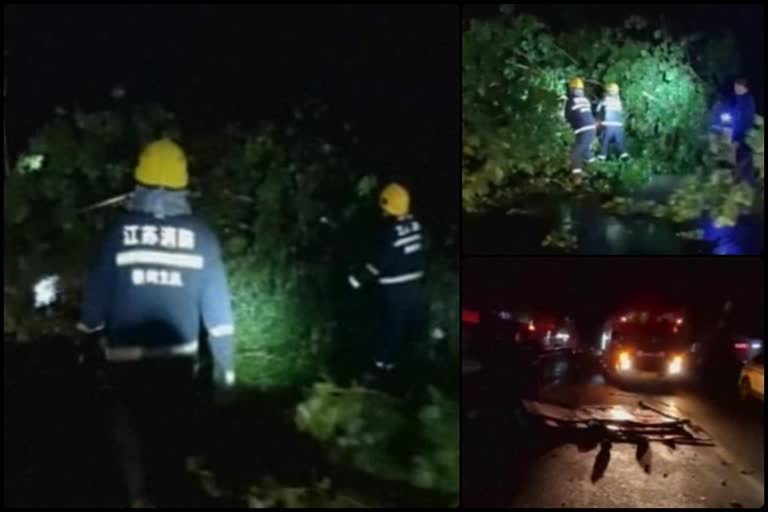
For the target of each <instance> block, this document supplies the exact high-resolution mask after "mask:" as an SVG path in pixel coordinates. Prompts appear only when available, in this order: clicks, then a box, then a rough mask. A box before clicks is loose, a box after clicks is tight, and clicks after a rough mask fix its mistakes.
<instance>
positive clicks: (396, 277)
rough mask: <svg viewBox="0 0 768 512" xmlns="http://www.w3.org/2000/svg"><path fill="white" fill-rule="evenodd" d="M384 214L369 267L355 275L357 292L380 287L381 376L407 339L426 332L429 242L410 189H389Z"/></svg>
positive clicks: (376, 359) (377, 362)
mask: <svg viewBox="0 0 768 512" xmlns="http://www.w3.org/2000/svg"><path fill="white" fill-rule="evenodd" d="M380 206H381V210H382V212H383V214H384V221H383V222H382V224H381V226H380V228H379V230H378V233H377V235H376V236H375V238H374V244H373V246H372V247H371V249H370V251H369V255H368V257H367V261H366V262H365V265H364V267H365V268H364V269H363V268H361V270H360V272H358V273H356V274H351V275H350V276H349V283H350V285H351V286H352V287H353V288H360V287H362V286H363V285H365V284H366V283H374V286H375V287H376V288H375V292H376V293H375V295H376V304H375V307H376V317H377V322H376V325H375V326H374V327H375V334H374V347H373V351H374V353H373V363H374V366H375V368H376V370H378V372H379V373H382V372H391V371H392V370H394V369H395V368H396V367H397V365H398V363H399V361H400V356H401V352H402V350H403V349H404V348H405V347H404V344H405V343H406V341H411V340H413V339H414V338H416V337H418V336H419V335H421V334H422V332H421V331H422V329H423V330H426V315H427V314H426V300H425V291H424V285H423V278H424V267H425V263H426V258H425V249H426V238H425V233H424V231H423V229H422V226H421V224H420V223H419V221H417V220H416V219H415V218H414V217H413V215H411V214H410V198H409V194H408V191H407V190H406V189H405V188H404V187H403V186H401V185H398V184H396V183H392V184H390V185H387V186H386V187H385V188H384V189H383V190H382V192H381V195H380Z"/></svg>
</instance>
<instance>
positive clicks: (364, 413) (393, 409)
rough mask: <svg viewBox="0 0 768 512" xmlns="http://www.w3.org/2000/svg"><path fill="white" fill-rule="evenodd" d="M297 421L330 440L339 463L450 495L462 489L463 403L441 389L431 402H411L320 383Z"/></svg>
mask: <svg viewBox="0 0 768 512" xmlns="http://www.w3.org/2000/svg"><path fill="white" fill-rule="evenodd" d="M414 407H416V408H417V410H419V413H418V415H416V416H414V415H413V413H412V411H413V410H414ZM296 424H297V426H298V428H299V429H300V430H301V431H303V432H306V433H308V434H310V435H311V436H312V437H314V438H315V439H317V440H319V441H321V442H323V443H325V444H326V445H328V446H329V450H330V452H331V454H332V456H333V457H334V460H335V461H336V462H337V463H340V464H348V465H350V466H352V467H354V468H356V469H358V470H361V471H364V472H366V473H370V474H373V475H377V476H380V477H382V478H385V479H388V480H402V481H406V482H409V483H410V484H411V485H414V486H417V487H423V488H427V489H433V490H435V491H439V492H440V493H443V494H446V495H456V494H458V492H459V473H460V470H459V447H460V442H459V441H460V440H459V437H460V436H459V428H460V422H459V405H458V403H457V402H455V401H453V400H450V399H448V398H446V397H444V396H443V395H441V394H440V393H439V392H437V391H435V390H432V391H431V393H430V399H429V401H428V402H427V403H421V404H412V403H410V404H409V403H406V402H404V401H402V400H400V399H396V398H394V397H392V396H389V395H386V394H382V393H379V392H375V391H371V390H366V389H363V388H360V387H352V388H339V387H337V386H334V385H333V384H329V383H319V384H316V385H315V386H314V388H313V389H312V392H311V393H310V395H309V396H308V398H307V399H306V400H305V401H304V402H303V403H302V404H300V405H299V406H298V408H297V410H296Z"/></svg>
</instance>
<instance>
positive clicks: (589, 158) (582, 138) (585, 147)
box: [564, 78, 597, 174]
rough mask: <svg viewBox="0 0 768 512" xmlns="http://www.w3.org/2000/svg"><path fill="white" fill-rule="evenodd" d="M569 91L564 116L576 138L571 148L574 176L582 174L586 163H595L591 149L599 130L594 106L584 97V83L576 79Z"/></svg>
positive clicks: (570, 85) (572, 81) (571, 83)
mask: <svg viewBox="0 0 768 512" xmlns="http://www.w3.org/2000/svg"><path fill="white" fill-rule="evenodd" d="M569 89H570V91H569V95H568V100H567V101H566V103H565V113H564V114H565V119H566V120H567V121H568V124H570V125H571V128H572V129H573V134H574V135H575V137H576V139H575V140H574V143H573V147H572V148H571V171H572V172H573V174H581V173H582V172H583V166H584V162H588V163H590V162H594V161H595V158H594V157H593V155H592V149H591V148H592V142H593V141H594V140H595V131H596V129H597V128H596V125H595V117H594V116H593V115H592V105H591V104H590V103H589V99H588V98H586V97H585V96H584V81H583V80H582V79H581V78H574V79H573V80H571V82H570V84H569Z"/></svg>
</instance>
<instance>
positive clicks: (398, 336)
mask: <svg viewBox="0 0 768 512" xmlns="http://www.w3.org/2000/svg"><path fill="white" fill-rule="evenodd" d="M377 294H378V300H377V301H376V304H377V311H376V316H377V322H375V325H376V333H374V340H375V346H374V354H373V356H374V360H375V362H380V363H384V364H390V365H397V364H398V363H399V362H400V360H401V359H402V355H403V352H404V351H405V350H407V349H410V348H412V345H413V344H414V343H415V342H416V341H418V340H419V339H420V338H421V337H423V336H426V335H427V331H428V305H427V300H426V291H425V290H424V286H423V284H422V283H420V282H418V281H417V282H411V283H403V284H395V285H388V286H380V287H379V289H378V292H377Z"/></svg>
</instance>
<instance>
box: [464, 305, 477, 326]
mask: <svg viewBox="0 0 768 512" xmlns="http://www.w3.org/2000/svg"><path fill="white" fill-rule="evenodd" d="M461 321H462V322H464V323H465V324H479V323H480V313H479V312H477V311H470V310H469V309H462V310H461Z"/></svg>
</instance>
